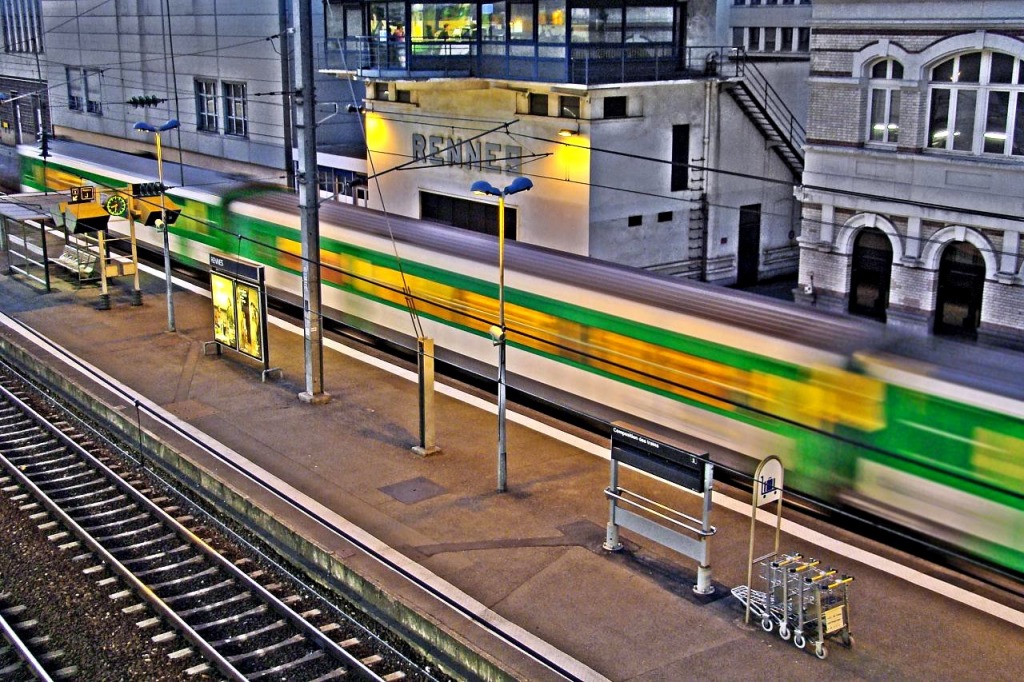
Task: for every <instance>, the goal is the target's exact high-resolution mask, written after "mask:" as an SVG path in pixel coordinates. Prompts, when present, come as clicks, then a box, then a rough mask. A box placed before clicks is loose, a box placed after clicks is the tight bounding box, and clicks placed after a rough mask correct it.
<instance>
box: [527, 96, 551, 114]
mask: <svg viewBox="0 0 1024 682" xmlns="http://www.w3.org/2000/svg"><path fill="white" fill-rule="evenodd" d="M530 114H532V115H533V116H547V115H548V96H547V95H542V94H538V93H536V92H531V93H530Z"/></svg>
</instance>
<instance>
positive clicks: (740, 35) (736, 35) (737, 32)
mask: <svg viewBox="0 0 1024 682" xmlns="http://www.w3.org/2000/svg"><path fill="white" fill-rule="evenodd" d="M746 37H747V36H746V33H745V32H744V30H743V29H742V28H740V27H735V26H734V27H733V29H732V46H733V47H743V46H744V45H746V40H745V39H746Z"/></svg>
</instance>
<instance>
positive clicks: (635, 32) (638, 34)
mask: <svg viewBox="0 0 1024 682" xmlns="http://www.w3.org/2000/svg"><path fill="white" fill-rule="evenodd" d="M626 5H627V6H626V42H627V43H634V42H638V43H670V42H672V30H673V21H674V19H673V12H674V10H673V9H672V8H671V7H630V6H629V3H627V4H626Z"/></svg>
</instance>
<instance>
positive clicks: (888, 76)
mask: <svg viewBox="0 0 1024 682" xmlns="http://www.w3.org/2000/svg"><path fill="white" fill-rule="evenodd" d="M900 78H903V65H902V64H900V63H899V62H898V61H896V60H895V59H883V60H881V61H878V62H875V64H874V65H873V66H872V67H871V85H870V86H869V87H870V97H869V98H868V106H869V111H868V122H869V127H870V130H869V131H868V139H869V140H871V141H872V142H881V143H883V144H896V143H897V142H899V134H900V89H899V87H900V86H899V83H898V82H897V81H898V80H899V79H900Z"/></svg>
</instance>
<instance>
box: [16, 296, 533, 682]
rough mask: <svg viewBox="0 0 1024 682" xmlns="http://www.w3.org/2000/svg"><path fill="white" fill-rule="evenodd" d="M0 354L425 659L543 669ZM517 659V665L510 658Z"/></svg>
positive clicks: (79, 388) (31, 363)
mask: <svg viewBox="0 0 1024 682" xmlns="http://www.w3.org/2000/svg"><path fill="white" fill-rule="evenodd" d="M3 317H4V318H6V316H3ZM0 353H2V354H3V356H4V357H5V358H6V359H7V360H8V361H9V362H10V363H11V364H12V365H15V366H16V367H17V368H18V369H19V371H22V372H24V373H25V374H27V375H29V376H31V377H32V378H33V379H36V380H39V381H40V382H42V383H44V384H45V385H47V386H49V387H51V388H52V389H53V390H54V391H56V392H58V393H59V394H60V395H62V396H65V397H66V398H67V399H69V400H70V401H71V402H72V403H73V404H74V405H75V406H76V407H77V408H78V409H81V410H82V411H83V412H85V413H86V414H89V415H90V416H91V417H93V418H95V419H96V420H97V421H100V422H102V423H105V424H107V425H109V426H110V427H111V429H112V431H113V432H115V433H116V434H117V435H118V436H119V437H122V438H125V439H127V440H129V441H131V442H135V443H136V444H137V445H138V446H140V447H141V450H142V452H143V453H144V454H145V456H147V457H148V458H150V462H149V463H152V464H154V465H156V466H157V467H158V468H159V469H160V471H161V473H163V474H166V475H169V476H171V477H173V478H174V479H176V480H178V481H180V482H181V483H183V484H184V485H186V486H187V487H188V488H189V489H190V490H191V491H192V492H193V493H194V494H196V495H198V496H200V497H201V498H202V499H203V500H204V502H205V503H207V504H210V505H214V506H216V507H217V508H219V509H222V510H223V511H225V512H227V513H229V514H230V515H231V516H232V517H233V519H234V520H235V521H236V522H238V523H240V524H242V525H243V526H244V527H246V528H247V529H248V530H250V531H252V532H254V533H255V534H257V535H258V536H260V537H262V538H263V539H264V540H265V541H267V542H270V543H273V545H274V546H275V547H277V548H278V549H282V548H287V555H288V556H287V558H288V559H291V560H293V561H294V562H296V563H298V564H299V565H300V566H302V567H303V568H304V569H305V571H306V572H307V575H308V577H310V578H311V579H313V580H315V581H316V582H317V583H318V584H319V585H321V586H322V587H323V588H324V589H327V590H330V591H337V588H338V583H340V584H341V585H343V586H344V587H345V588H346V590H348V591H350V592H351V593H354V594H355V595H356V596H357V597H358V599H359V600H360V601H359V602H358V603H357V604H356V605H357V606H358V607H359V608H361V609H363V610H364V611H365V612H366V613H368V614H369V615H370V616H371V617H373V618H375V619H377V620H378V621H380V622H383V623H384V624H386V625H387V626H389V627H392V628H395V629H397V630H398V631H399V632H401V633H402V634H403V635H405V636H407V637H409V638H410V639H411V641H412V642H413V643H414V645H415V646H417V647H418V648H419V650H420V651H421V652H422V653H423V654H424V655H425V656H426V657H427V658H428V659H430V660H432V661H434V662H435V663H436V664H437V665H438V666H439V667H441V668H442V669H444V670H445V671H446V672H448V673H449V674H452V675H455V676H462V677H465V678H466V679H474V680H487V681H494V682H505V681H509V680H522V679H538V677H537V676H538V675H542V670H543V669H542V668H541V667H540V665H539V664H537V663H536V662H534V661H532V660H529V659H527V658H526V657H525V655H522V654H520V655H513V649H512V648H511V647H509V651H508V653H509V656H508V657H506V656H504V655H502V656H501V659H500V662H499V661H498V660H495V659H494V657H493V655H492V654H490V653H489V652H487V651H485V650H484V649H483V648H481V647H479V646H477V645H476V644H475V643H474V642H472V641H471V640H470V639H469V638H468V637H466V636H465V633H458V632H455V631H453V629H452V628H451V627H448V626H449V625H450V623H448V622H442V620H445V619H444V617H443V616H441V617H436V616H435V615H434V614H425V613H423V612H422V608H423V604H422V603H420V604H416V603H411V601H410V600H409V598H408V596H407V595H403V594H401V593H398V592H396V591H393V590H389V589H388V587H387V585H385V584H383V583H382V582H380V581H379V578H378V579H376V580H375V579H374V578H371V577H369V576H368V575H367V574H365V573H364V572H362V571H360V570H358V569H357V568H356V567H354V566H353V565H351V564H353V563H357V562H352V561H351V557H345V558H346V559H347V560H348V561H343V560H342V558H341V557H340V556H338V552H337V551H336V550H332V549H328V548H326V547H324V546H321V545H320V544H318V543H316V542H314V541H311V540H310V539H309V538H307V537H305V536H303V535H302V533H301V532H299V529H298V528H295V527H292V526H291V525H289V524H287V523H286V522H284V521H283V520H282V519H281V518H279V517H277V516H275V515H274V514H270V513H268V512H267V511H266V510H264V509H262V508H261V507H259V506H258V505H257V504H256V501H254V500H253V499H252V497H251V496H250V495H248V494H246V493H245V492H243V491H242V490H240V489H239V488H238V487H236V486H235V485H234V484H233V483H231V482H228V481H226V480H225V479H224V478H222V477H220V476H218V475H216V474H212V473H210V472H208V471H205V470H204V469H202V468H201V467H200V466H198V465H197V464H196V462H195V461H193V459H192V458H191V457H190V456H189V455H188V454H186V452H185V451H186V450H188V443H187V442H178V443H175V442H172V441H175V440H181V439H177V438H176V437H175V436H173V435H169V433H168V435H163V434H157V433H156V432H155V431H156V430H159V429H158V428H157V429H151V427H150V426H147V427H145V428H143V429H142V431H141V433H140V430H139V425H138V424H137V423H136V422H135V421H134V420H133V419H130V418H129V417H128V416H127V415H126V414H125V413H124V411H123V410H124V408H123V407H119V406H117V405H116V404H115V403H116V398H115V399H114V400H110V399H108V398H104V397H102V396H101V395H100V393H101V392H106V391H105V389H103V388H102V387H101V386H98V385H96V386H95V388H96V389H98V390H96V392H93V388H90V387H86V386H84V385H83V384H82V382H79V381H75V380H72V379H70V378H69V377H68V375H67V373H63V372H61V371H60V370H59V369H58V368H56V367H54V366H51V365H49V364H47V363H44V362H41V361H40V360H39V359H38V358H37V357H36V356H35V355H33V353H31V352H30V351H29V350H27V349H26V348H25V347H23V346H22V345H21V343H20V342H18V341H17V340H16V339H12V338H10V337H9V336H8V335H0ZM81 376H82V377H83V378H84V379H85V380H86V382H88V381H90V380H89V379H88V377H85V375H81ZM467 622H468V621H467ZM480 632H482V631H480ZM516 659H518V665H516V664H514V663H513V661H516ZM546 672H547V674H548V675H550V674H551V673H550V671H546Z"/></svg>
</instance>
